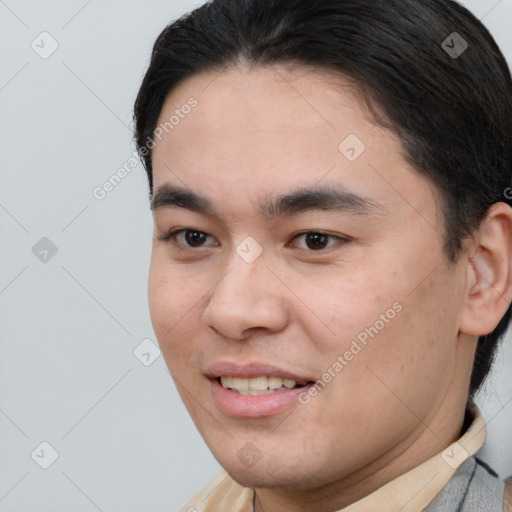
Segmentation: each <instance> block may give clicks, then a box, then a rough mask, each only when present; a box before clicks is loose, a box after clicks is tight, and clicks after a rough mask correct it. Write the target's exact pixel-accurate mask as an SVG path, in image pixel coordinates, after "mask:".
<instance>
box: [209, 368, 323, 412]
mask: <svg viewBox="0 0 512 512" xmlns="http://www.w3.org/2000/svg"><path fill="white" fill-rule="evenodd" d="M306 375H307V374H302V375H301V374H298V373H295V372H293V371H289V370H285V369H283V368H279V367H277V366H274V365H270V364H265V363H258V362H250V363H245V364H238V363H235V362H233V361H218V362H217V363H215V364H213V365H211V366H210V367H209V368H208V369H207V371H205V376H206V377H207V378H208V380H209V382H210V392H211V395H210V396H211V398H212V401H213V404H214V405H215V406H216V408H218V410H219V411H220V412H221V413H223V414H224V415H225V416H229V417H231V418H255V419H256V418H265V417H269V416H273V415H275V414H279V413H283V412H288V411H290V408H292V407H295V406H297V405H298V404H300V396H301V394H302V393H306V392H307V391H308V389H310V388H311V386H313V385H314V384H315V382H316V380H315V379H314V378H312V376H311V375H308V376H306Z"/></svg>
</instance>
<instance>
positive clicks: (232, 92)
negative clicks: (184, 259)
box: [153, 66, 433, 204]
mask: <svg viewBox="0 0 512 512" xmlns="http://www.w3.org/2000/svg"><path fill="white" fill-rule="evenodd" d="M192 98H193V100H194V101H195V102H196V106H195V107H194V108H192V109H188V108H186V109H183V110H182V111H180V109H182V107H183V105H186V104H187V103H190V100H191V99H192ZM184 112H188V113H186V114H185V113H184ZM180 114H181V115H180ZM173 115H174V116H175V117H176V116H179V123H177V124H173V126H172V129H169V130H168V131H164V132H163V133H162V137H161V139H160V140H155V142H156V147H155V148H154V150H153V179H154V189H155V190H156V189H158V187H160V186H161V185H163V184H165V183H172V184H174V185H182V186H183V185H184V186H186V187H188V188H190V189H194V190H196V191H200V192H202V195H203V196H209V197H211V198H212V199H213V200H214V201H216V200H217V199H218V200H221V199H223V200H224V201H225V200H226V198H227V197H229V199H230V201H233V202H236V201H237V200H238V199H240V200H241V198H242V197H244V196H249V197H252V196H255V195H258V196H260V197H262V196H265V197H266V196H269V195H270V194H271V192H272V191H276V192H282V191H286V190H290V189H292V188H297V186H301V187H303V188H304V187H308V186H313V185H317V184H321V183H322V182H323V181H324V182H325V181H328V182H329V183H331V184H333V183H339V184H340V185H342V186H343V187H345V188H346V189H347V190H350V191H352V192H355V193H357V194H359V195H365V196H367V197H370V198H373V199H374V200H376V201H377V202H380V203H381V204H383V203H386V202H396V201H397V200H400V201H402V202H403V199H404V197H403V196H404V194H405V195H407V196H410V197H411V198H412V199H411V200H412V201H413V202H414V201H415V200H416V199H415V198H414V196H415V195H417V196H418V197H420V198H421V197H423V199H424V200H425V199H426V198H427V197H428V195H429V194H428V192H429V190H430V191H431V189H432V187H431V186H430V184H429V183H428V182H427V181H426V180H425V179H423V178H422V177H421V176H420V175H419V174H418V173H417V172H415V171H414V170H413V169H412V168H411V167H410V166H409V164H408V163H407V162H406V161H405V159H404V157H403V153H402V146H401V142H400V140H399V138H398V137H397V136H396V135H395V134H394V133H393V132H391V131H389V130H386V129H383V128H382V127H380V126H376V125H375V123H374V122H373V121H372V120H371V119H370V118H369V117H368V115H367V111H365V110H362V108H361V102H360V101H359V100H358V97H357V94H356V91H355V89H354V85H353V84H351V83H350V82H348V81H346V80H344V79H343V78H342V77H335V76H333V74H320V73H318V72H312V71H311V70H305V69H300V68H294V69H290V68H288V67H282V66H270V67H259V68H229V69H226V70H223V71H217V72H213V71H212V72H207V73H202V74H199V75H195V76H193V77H191V78H189V79H187V80H185V81H184V82H182V83H181V84H180V85H179V86H178V87H177V88H176V89H174V90H173V91H172V92H171V93H170V94H169V96H168V97H167V99H166V101H165V103H164V106H163V108H162V111H161V114H160V118H159V122H158V124H159V125H160V126H165V123H166V122H167V121H168V120H169V119H170V118H171V117H172V116H173ZM400 190H402V192H400ZM425 192H427V194H425ZM221 195H222V197H221ZM431 198H432V199H433V196H432V197H431Z"/></svg>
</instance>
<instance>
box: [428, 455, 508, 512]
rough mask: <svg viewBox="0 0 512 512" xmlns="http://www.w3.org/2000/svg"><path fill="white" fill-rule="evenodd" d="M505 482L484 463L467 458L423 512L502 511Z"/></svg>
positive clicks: (474, 458)
mask: <svg viewBox="0 0 512 512" xmlns="http://www.w3.org/2000/svg"><path fill="white" fill-rule="evenodd" d="M504 492H505V483H504V482H503V481H502V480H500V478H499V477H498V474H497V473H496V472H495V471H494V470H493V469H492V468H490V467H489V466H488V465H487V464H486V463H485V462H483V461H482V460H480V459H478V458H476V457H474V456H473V457H470V458H469V459H467V460H466V461H465V462H464V463H463V464H462V465H461V466H460V467H459V468H458V469H457V471H456V472H455V474H454V475H453V476H452V478H451V479H450V480H449V482H448V483H447V484H446V486H445V487H444V488H443V489H442V490H441V492H440V493H439V494H438V495H437V496H436V497H435V499H434V500H433V501H432V503H431V504H430V505H429V506H428V507H427V508H426V509H425V512H427V511H428V512H446V511H452V510H453V511H455V510H457V511H461V512H502V510H503V497H504Z"/></svg>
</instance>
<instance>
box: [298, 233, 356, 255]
mask: <svg viewBox="0 0 512 512" xmlns="http://www.w3.org/2000/svg"><path fill="white" fill-rule="evenodd" d="M300 237H305V238H304V241H305V245H306V247H300V248H301V249H305V250H309V251H312V252H314V251H322V250H325V249H328V248H330V247H332V246H333V245H336V243H333V244H331V245H327V244H328V243H329V240H330V239H331V240H334V241H335V242H336V241H337V242H339V241H341V242H343V241H345V242H346V241H348V240H345V239H343V238H341V237H338V236H334V235H327V234H325V233H321V232H318V231H308V232H305V233H300V234H298V235H297V236H296V237H295V239H297V238H300Z"/></svg>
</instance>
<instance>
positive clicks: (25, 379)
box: [0, 0, 512, 512]
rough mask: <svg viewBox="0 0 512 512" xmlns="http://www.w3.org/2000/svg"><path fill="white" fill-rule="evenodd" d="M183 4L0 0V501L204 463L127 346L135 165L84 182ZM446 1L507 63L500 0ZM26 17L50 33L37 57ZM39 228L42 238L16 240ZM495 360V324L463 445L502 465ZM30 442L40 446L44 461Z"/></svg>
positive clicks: (140, 217) (132, 329) (135, 490)
mask: <svg viewBox="0 0 512 512" xmlns="http://www.w3.org/2000/svg"><path fill="white" fill-rule="evenodd" d="M200 3H201V2H199V1H198V2H192V1H188V0H171V1H169V0H165V1H164V0H152V1H150V2H142V1H134V0H130V1H127V0H125V1H120V0H115V1H114V0H109V1H105V0H104V1H101V2H100V1H99V0H92V1H91V0H89V1H86V0H72V1H70V0H68V1H66V2H64V1H60V2H59V1H57V0H52V1H45V2H37V1H35V0H5V1H2V0H0V55H1V66H0V116H1V117H0V162H1V177H0V183H1V186H0V229H1V240H2V242H1V243H0V325H1V340H0V343H1V345H0V354H1V357H0V511H2V512H35V511H37V512H64V511H68V510H73V511H75V512H82V511H83V512H89V511H91V512H94V511H98V510H100V511H103V512H114V511H123V512H135V511H144V512H163V511H173V510H177V509H178V508H179V507H180V506H181V505H182V504H183V503H184V502H185V501H186V500H187V499H188V498H190V497H191V496H192V495H193V494H194V493H195V492H197V491H198V490H199V488H200V487H202V486H203V485H204V484H206V483H207V482H208V481H209V480H210V479H211V478H212V477H213V476H214V475H215V474H216V473H217V472H218V471H219V470H220V466H219V465H218V464H217V462H216V461H215V460H214V458H213V457H212V455H211V454H210V452H209V450H208V449H207V448H206V446H205V444H204V443H203V441H202V439H201V437H200V436H199V434H198V433H197V431H196V429H195V427H194V425H193V423H192V421H191V420H190V419H189V417H188V414H187V412H186V410H185V408H184V406H183V405H182V404H181V401H180V399H179V397H178V394H177V392H176V390H175V388H174V384H173V382H172V380H171V378H170V376H169V374H168V372H167V369H166V366H165V363H164V360H163V358H162V357H161V356H160V357H158V358H157V359H155V360H154V361H153V357H154V355H153V354H154V352H152V351H151V350H150V351H149V354H150V355H144V356H141V359H142V361H143V362H146V364H147V363H148V362H151V361H153V362H152V363H151V364H150V365H148V366H145V365H144V364H143V362H141V360H140V359H138V358H137V357H136V356H135V355H134V350H135V349H136V347H137V346H138V345H139V344H140V343H141V342H142V341H143V340H145V339H150V340H152V342H153V343H156V339H155V336H154V333H153V330H152V327H151V322H150V317H149V312H148V304H147V273H148V266H149V260H150V250H151V236H152V219H151V215H150V211H149V208H148V199H147V192H148V186H147V183H146V177H145V174H144V171H143V168H142V165H141V164H140V163H138V164H137V166H136V167H135V168H134V169H133V170H132V171H131V172H130V173H129V174H128V175H127V176H126V178H125V179H124V180H123V181H122V182H121V183H120V184H119V185H118V186H117V187H116V188H115V189H114V190H113V191H112V192H110V193H109V194H108V195H107V196H106V197H105V198H104V199H103V200H98V199H96V198H95V197H94V196H93V190H94V189H95V188H96V187H98V186H101V185H102V184H103V183H104V182H105V181H107V180H108V179H109V177H110V176H112V174H114V173H115V172H116V171H117V170H118V169H119V168H120V167H122V166H123V165H124V164H126V163H127V162H128V161H129V159H130V157H132V155H133V151H134V146H133V143H132V140H131V138H132V131H131V130H132V121H131V115H132V106H133V101H134V99H135V96H136V93H137V90H138V86H139V85H140V81H141V79H142V77H143V73H144V71H145V69H146V67H147V64H148V59H149V54H150V49H151V47H152V44H153V42H154V40H155V38H156V37H157V35H158V34H159V33H160V31H161V30H162V29H163V28H164V26H165V25H166V24H167V23H168V22H169V21H171V20H172V19H174V18H176V17H178V16H179V15H181V14H183V13H184V12H186V11H188V10H190V9H192V8H193V7H195V6H198V5H199V4H200ZM463 3H464V4H465V5H467V6H468V7H469V8H470V9H471V10H472V11H473V12H474V13H475V14H476V15H477V16H478V17H479V18H480V19H483V21H484V23H485V25H486V26H487V27H488V28H489V29H490V30H491V32H492V33H493V35H494V36H495V38H496V39H497V41H498V44H499V45H500V46H501V48H502V50H503V52H504V53H505V54H506V56H507V58H508V60H509V63H510V62H512V35H511V31H510V26H511V24H512V0H501V1H496V0H488V1H487V0H485V1H484V0H471V1H466V2H463ZM456 29H457V27H454V30H456ZM44 31H46V32H48V33H49V34H50V35H51V38H52V39H53V40H55V41H56V42H57V43H58V48H57V50H56V51H55V52H54V53H53V54H52V55H50V56H49V57H47V58H42V57H41V56H40V54H41V53H42V54H43V55H44V52H49V51H50V50H51V45H52V44H55V43H53V42H52V39H50V38H49V36H40V34H41V33H42V32H44ZM33 41H35V42H34V45H37V46H35V47H36V48H37V50H38V51H39V53H36V51H34V49H33V48H32V47H31V44H32V42H33ZM440 43H441V42H440ZM44 56H46V55H44ZM132 162H133V161H132ZM43 237H47V238H48V239H50V240H51V242H52V243H53V244H54V245H55V246H56V248H57V253H56V254H55V255H53V256H52V253H51V252H49V253H44V250H45V247H46V246H36V248H37V250H36V251H35V252H36V253H37V255H38V257H36V255H35V254H34V253H33V251H32V248H33V247H34V246H35V245H36V244H37V243H38V242H39V241H40V239H41V238H43ZM42 243H43V244H44V242H42ZM46 249H47V247H46ZM44 257H46V260H47V261H46V262H44V261H41V260H40V259H39V258H44ZM145 343H149V342H147V341H146V342H145ZM147 347H151V345H147V346H146V345H143V346H142V348H141V349H140V352H142V353H144V354H147V353H148V350H147ZM153 351H154V349H153ZM148 359H149V361H147V360H148ZM511 369H512V339H511V336H510V333H509V335H508V337H507V339H506V344H505V346H504V349H503V350H501V351H500V353H499V356H498V360H497V365H496V369H495V372H494V374H493V376H492V378H491V379H490V380H489V381H488V384H487V386H486V388H485V390H484V392H483V393H482V394H481V395H480V397H479V400H478V403H479V405H480V406H481V407H482V410H483V413H484V416H485V418H486V420H487V422H488V441H487V442H486V444H485V446H484V448H483V449H482V451H481V452H480V456H481V457H482V458H483V459H484V460H486V461H488V462H489V463H490V464H491V465H492V466H493V467H494V468H495V469H496V470H497V471H498V472H499V473H500V475H501V476H502V477H505V476H506V475H509V474H512V435H511V433H512V372H511ZM42 442H47V443H49V444H50V445H51V446H52V447H53V448H54V449H55V450H56V452H57V453H58V458H57V459H56V460H55V462H54V463H53V464H52V465H51V466H50V467H48V469H43V468H42V467H40V465H41V464H43V465H44V464H45V462H46V463H48V462H51V450H50V449H49V448H48V447H47V446H46V445H42V446H41V443H42Z"/></svg>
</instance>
